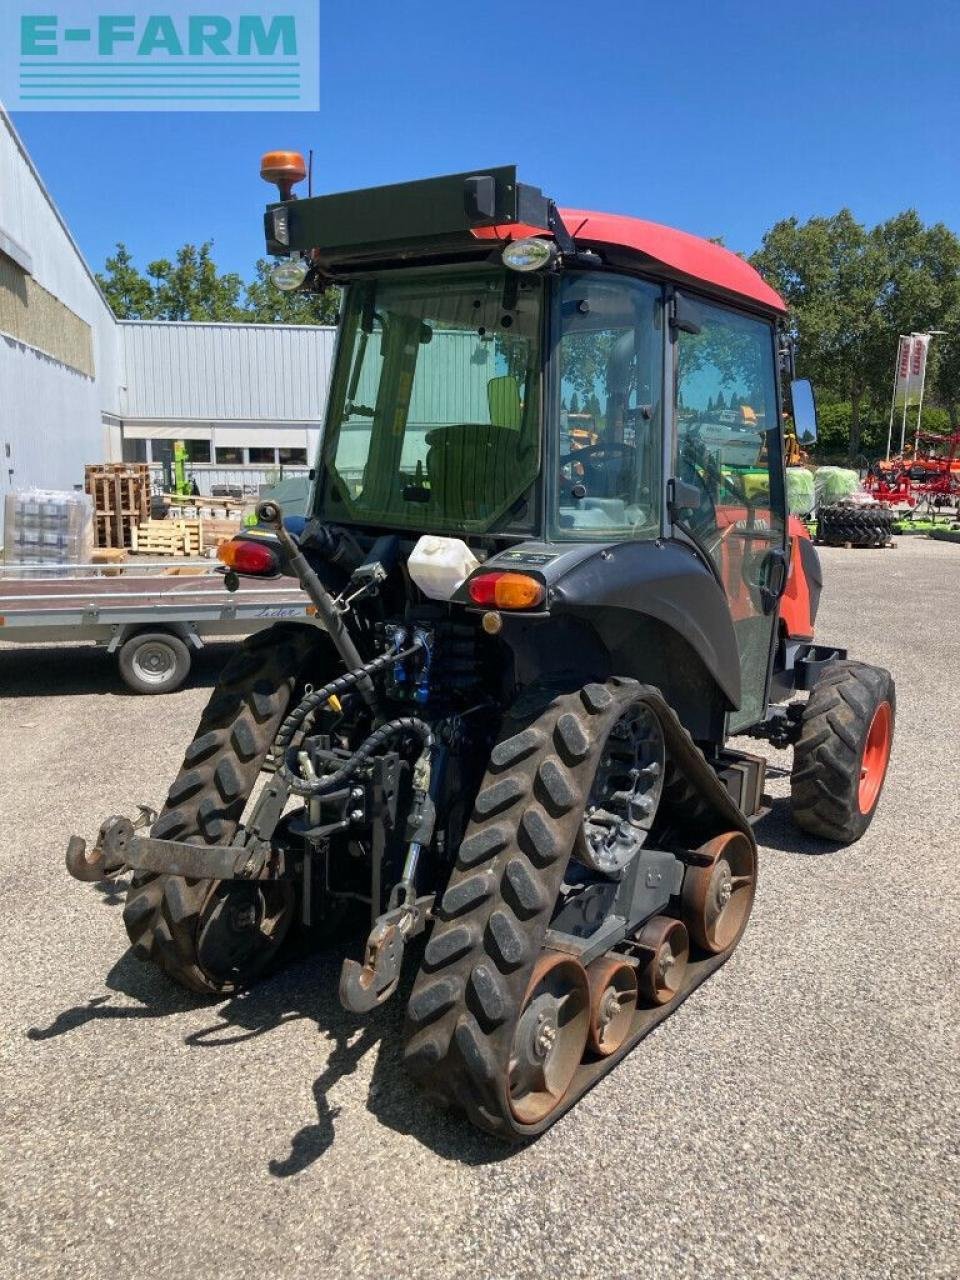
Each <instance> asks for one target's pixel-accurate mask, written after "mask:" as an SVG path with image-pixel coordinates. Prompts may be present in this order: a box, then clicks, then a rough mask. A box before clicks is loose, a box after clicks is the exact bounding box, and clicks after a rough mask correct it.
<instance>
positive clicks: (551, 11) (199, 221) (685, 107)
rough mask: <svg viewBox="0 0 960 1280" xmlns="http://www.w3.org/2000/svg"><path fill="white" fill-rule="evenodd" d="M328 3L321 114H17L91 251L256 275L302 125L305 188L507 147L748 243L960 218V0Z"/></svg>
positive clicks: (530, 168) (607, 193) (603, 205)
mask: <svg viewBox="0 0 960 1280" xmlns="http://www.w3.org/2000/svg"><path fill="white" fill-rule="evenodd" d="M161 7H162V6H161ZM320 8H321V55H320V57H321V67H320V85H321V98H322V102H321V107H322V109H321V111H320V113H319V114H312V113H305V114H299V113H298V114H290V115H285V114H284V115H280V114H269V115H262V116H258V115H251V114H246V113H242V114H241V113H237V114H226V113H224V114H220V113H216V114H189V115H186V114H170V115H164V114H161V113H157V114H125V113H117V114H104V113H98V114H92V113H91V114H87V113H78V114H76V115H67V114H56V115H53V114H40V113H36V114H34V113H17V114H16V116H15V117H14V118H15V122H16V125H17V128H18V129H19V130H20V132H21V134H22V136H23V138H24V140H25V141H26V144H27V146H28V148H29V150H30V151H31V153H32V155H33V157H34V160H35V162H36V163H37V165H38V167H39V169H40V172H41V173H42V175H43V177H44V179H45V181H46V183H47V185H48V187H49V189H50V190H51V192H52V194H53V196H54V198H55V199H56V201H57V202H58V204H59V205H60V208H61V209H62V211H63V213H64V214H65V216H66V218H67V221H68V223H69V225H70V227H71V229H72V230H73V233H74V235H75V236H76V238H77V239H78V241H79V243H80V245H81V248H82V249H83V251H84V253H85V254H86V256H87V258H88V260H89V261H90V263H91V265H92V266H93V267H94V268H99V267H100V266H101V265H102V263H103V259H104V257H105V255H106V254H107V253H108V252H110V251H111V249H112V246H113V244H114V242H115V241H116V240H118V239H123V240H125V241H126V242H127V244H128V245H129V246H130V248H131V249H132V250H133V252H134V255H135V257H136V258H137V260H138V262H139V263H140V265H141V266H143V265H145V263H146V262H147V261H148V260H149V259H151V258H156V257H162V256H170V255H172V253H173V251H174V250H175V249H176V247H177V246H179V245H180V244H182V243H184V242H185V241H188V240H189V241H195V242H199V241H202V240H204V239H208V238H210V239H213V240H214V242H215V256H216V258H217V261H218V263H219V264H220V266H221V267H222V268H223V269H231V270H236V271H239V272H240V273H241V274H242V275H246V276H248V275H250V274H251V271H252V264H253V263H254V261H255V260H256V258H257V257H258V255H260V254H261V253H262V252H263V246H262V234H261V225H262V224H261V211H262V207H263V205H264V204H265V203H266V201H267V199H268V198H269V192H268V189H267V188H266V187H265V186H264V185H263V184H262V183H261V182H260V179H259V177H258V161H259V157H260V154H261V152H263V151H265V150H268V149H271V148H276V147H292V148H297V149H300V150H303V151H306V150H307V149H308V148H310V147H313V149H314V151H315V162H314V163H315V188H316V190H317V191H318V192H322V191H325V190H345V189H350V188H354V187H363V186H371V185H376V184H379V183H385V182H397V181H403V180H404V179H407V178H417V177H428V176H431V175H434V174H439V173H445V172H454V171H457V170H462V169H469V168H473V167H476V166H481V165H490V164H507V163H512V162H516V163H518V164H519V166H520V170H521V175H522V176H523V178H524V179H525V180H526V181H528V182H533V183H535V184H537V185H540V186H542V187H543V188H544V190H546V191H547V192H548V193H549V194H551V195H553V196H554V197H555V198H557V199H558V200H559V201H560V202H561V203H566V204H570V205H575V206H579V207H585V208H595V209H601V210H606V211H611V212H618V213H633V214H636V215H638V216H641V217H645V218H650V219H653V220H654V221H658V222H665V223H668V224H671V225H673V226H678V227H682V228H684V229H685V230H688V231H692V232H694V233H697V234H700V235H708V236H709V235H722V236H723V237H724V239H725V241H726V243H727V244H728V245H729V246H730V247H731V248H734V249H738V250H744V251H747V252H749V251H751V250H753V249H754V248H756V246H757V244H758V243H759V241H760V238H761V236H762V234H763V232H764V230H765V229H766V228H767V227H769V226H770V225H771V224H772V223H773V222H775V221H776V220H777V219H778V218H781V217H784V216H787V215H789V214H793V213H795V214H797V215H798V216H799V217H800V218H801V219H804V218H807V217H809V216H810V215H812V214H817V213H833V212H835V211H836V210H837V209H839V208H841V207H842V206H844V205H847V206H849V207H850V208H851V209H852V210H853V211H854V213H855V215H856V216H857V217H858V218H860V219H861V220H863V221H866V222H868V223H873V222H876V221H879V220H881V219H883V218H885V217H887V216H889V215H891V214H893V213H895V212H898V211H899V210H900V209H903V208H905V207H909V206H914V207H915V208H917V209H918V210H919V212H920V214H921V216H922V217H923V218H924V220H926V221H928V222H932V221H938V220H943V221H945V222H947V223H948V224H950V225H952V226H953V228H954V229H955V230H957V231H960V168H958V166H957V163H956V145H957V144H956V139H957V136H958V134H960V72H958V67H960V3H958V2H957V0H929V2H928V3H927V4H926V5H908V4H904V3H903V2H902V0H900V2H899V3H893V2H892V0H859V2H856V0H809V2H807V3H798V2H797V0H794V3H786V4H778V3H776V2H775V0H763V2H762V3H761V2H759V0H739V2H738V0H712V2H708V0H686V2H685V3H680V4H669V3H664V2H663V0H660V2H659V3H656V4H653V3H648V2H647V0H599V2H595V3H593V4H584V3H572V2H571V0H552V3H549V4H544V3H542V0H541V3H537V4H534V3H531V2H530V0H513V2H512V3H509V4H504V3H498V2H496V0H487V3H483V4H479V3H463V2H462V0H443V2H441V0H420V2H417V0H407V2H405V0H391V2H389V3H388V2H385V0H364V2H363V3H357V4H346V3H343V0H340V2H339V3H333V2H332V0H322V2H321V7H320Z"/></svg>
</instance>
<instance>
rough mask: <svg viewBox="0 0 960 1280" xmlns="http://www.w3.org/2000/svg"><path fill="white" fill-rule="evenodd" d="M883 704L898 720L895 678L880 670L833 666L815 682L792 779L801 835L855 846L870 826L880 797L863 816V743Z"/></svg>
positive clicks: (856, 664)
mask: <svg viewBox="0 0 960 1280" xmlns="http://www.w3.org/2000/svg"><path fill="white" fill-rule="evenodd" d="M881 702H889V703H890V710H891V712H892V713H893V718H894V721H895V720H896V711H897V699H896V690H895V688H894V683H893V677H892V676H891V675H890V672H889V671H885V670H884V669H883V668H882V667H872V666H868V664H867V663H865V662H848V661H844V662H832V663H831V664H830V666H829V667H828V668H827V670H826V671H825V672H824V674H823V675H822V676H821V677H820V679H819V680H818V681H817V683H816V685H815V686H814V688H813V692H812V693H811V694H810V698H809V700H808V702H807V705H806V706H805V707H804V709H803V719H802V720H801V728H800V737H799V739H798V740H797V743H796V745H795V746H794V749H793V770H792V772H791V775H790V800H791V805H792V809H793V820H794V822H795V823H796V824H797V826H798V827H800V828H801V829H802V830H803V831H809V832H810V833H811V835H815V836H821V837H822V838H823V839H826V840H836V841H838V842H839V843H840V844H852V843H853V842H854V841H855V840H859V839H860V837H861V836H862V835H863V833H864V832H865V831H866V829H867V827H868V826H869V825H870V821H871V819H872V818H873V815H874V812H875V811H876V807H877V802H879V799H880V794H879V793H878V795H877V801H876V802H875V803H874V806H873V808H872V809H871V810H870V812H869V813H867V814H864V813H861V812H860V806H859V804H858V803H857V793H858V791H859V788H860V762H861V760H862V758H863V748H864V743H865V741H866V737H867V732H868V730H869V728H870V722H871V720H872V719H873V713H874V712H875V711H876V709H877V706H878V704H879V703H881ZM881 791H882V788H881Z"/></svg>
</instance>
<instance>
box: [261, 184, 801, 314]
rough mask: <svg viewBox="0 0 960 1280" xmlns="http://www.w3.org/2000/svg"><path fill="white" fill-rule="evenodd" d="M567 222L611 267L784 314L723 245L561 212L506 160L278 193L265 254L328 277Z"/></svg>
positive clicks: (473, 252)
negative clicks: (301, 193) (381, 183)
mask: <svg viewBox="0 0 960 1280" xmlns="http://www.w3.org/2000/svg"><path fill="white" fill-rule="evenodd" d="M558 212H559V217H560V225H559V226H558V225H557V214H558ZM548 228H554V230H553V231H551V230H548ZM564 228H566V231H567V232H569V233H570V235H572V236H573V238H574V240H575V241H576V247H577V249H578V250H580V249H594V250H596V251H598V252H599V253H600V256H601V258H602V259H603V260H604V261H605V262H606V263H608V264H609V265H611V266H637V267H640V268H641V269H643V270H646V271H649V272H651V273H652V274H654V275H659V276H662V277H664V278H667V279H669V280H672V281H675V282H677V283H681V284H682V283H687V284H695V285H697V286H699V287H701V288H704V289H706V290H708V291H710V292H714V293H717V294H720V295H721V296H728V297H731V298H732V299H739V300H741V301H745V302H747V303H748V304H752V305H753V306H755V307H760V308H762V309H763V310H765V311H768V312H771V311H772V312H775V313H783V312H785V311H786V306H785V305H784V302H783V300H782V299H781V298H780V296H779V295H778V294H777V293H776V292H775V291H774V290H773V289H771V288H770V286H769V285H768V284H767V283H766V282H765V281H764V279H763V278H762V276H761V275H760V274H759V273H758V272H757V271H755V270H754V268H753V267H752V266H750V264H749V263H748V262H746V261H744V259H743V258H740V257H738V256H737V254H735V253H731V252H730V250H729V249H724V248H723V247H722V246H721V245H718V244H713V243H711V242H710V241H709V240H703V239H701V238H700V237H698V236H693V235H690V234H688V233H687V232H685V231H676V230H674V229H673V228H671V227H663V226H660V225H658V224H657V223H655V222H645V221H643V220H642V219H640V218H630V217H624V216H623V215H620V214H612V213H594V212H588V211H585V210H580V209H562V210H559V211H558V210H557V209H556V208H555V206H554V204H553V202H552V201H551V200H550V199H549V198H548V197H546V196H544V195H543V193H542V192H541V191H540V189H539V188H538V187H532V186H529V185H527V184H525V183H522V182H519V181H518V180H517V175H516V168H515V167H514V166H512V165H505V166H501V167H499V168H493V169H488V170H480V171H474V172H472V173H458V174H450V175H448V176H446V177H442V178H428V179H426V180H423V181H418V182H403V183H395V184H392V185H390V186H386V187H370V188H367V189H365V190H361V191H346V192H340V193H337V194H334V195H325V196H314V197H309V198H307V199H306V200H297V199H295V198H294V199H285V200H283V201H281V203H279V204H272V205H270V206H268V208H267V213H266V220H265V229H266V234H267V249H268V252H270V253H273V254H278V255H283V254H287V253H290V252H294V253H302V254H307V255H309V257H310V258H311V260H312V261H313V263H314V264H315V265H316V266H317V268H318V269H319V271H320V273H321V275H322V276H327V277H332V278H335V279H346V278H349V277H350V276H354V275H358V274H361V273H366V272H369V271H373V270H381V269H384V268H386V267H400V266H403V267H412V266H415V265H421V264H422V265H425V266H426V265H430V264H431V263H435V262H443V261H451V260H457V259H461V260H462V259H463V258H464V257H473V258H477V257H478V256H480V255H481V254H483V255H484V256H487V257H489V256H490V250H491V249H495V247H498V246H499V245H501V244H505V243H507V242H508V241H510V240H516V239H519V238H522V237H525V236H544V237H550V236H554V238H556V239H557V240H558V242H561V236H562V233H563V231H564ZM491 241H493V242H495V244H494V245H491V244H490V242H491ZM568 244H569V241H568ZM561 247H563V245H562V243H561ZM564 251H565V252H566V250H564Z"/></svg>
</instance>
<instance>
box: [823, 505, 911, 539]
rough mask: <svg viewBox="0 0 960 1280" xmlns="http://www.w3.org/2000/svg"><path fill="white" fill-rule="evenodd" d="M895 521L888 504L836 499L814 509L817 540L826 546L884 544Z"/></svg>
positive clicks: (891, 534)
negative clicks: (868, 504)
mask: <svg viewBox="0 0 960 1280" xmlns="http://www.w3.org/2000/svg"><path fill="white" fill-rule="evenodd" d="M895 520H896V515H895V513H894V512H893V511H891V510H890V508H889V507H879V506H878V507H861V506H856V505H854V504H852V503H844V502H837V503H834V504H832V505H830V506H827V507H820V508H819V510H818V511H817V540H818V541H819V542H823V543H826V545H827V546H829V547H845V546H847V545H848V544H849V545H850V546H851V547H885V546H887V545H888V543H889V542H890V539H891V537H892V536H893V526H894V523H895Z"/></svg>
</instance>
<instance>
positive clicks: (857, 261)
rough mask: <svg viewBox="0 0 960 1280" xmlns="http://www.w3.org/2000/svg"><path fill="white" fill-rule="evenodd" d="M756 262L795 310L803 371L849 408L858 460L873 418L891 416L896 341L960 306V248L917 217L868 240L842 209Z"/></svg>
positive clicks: (792, 221) (769, 245)
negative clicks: (865, 425)
mask: <svg viewBox="0 0 960 1280" xmlns="http://www.w3.org/2000/svg"><path fill="white" fill-rule="evenodd" d="M751 261H752V263H753V265H754V266H755V267H757V269H758V270H759V271H760V272H761V274H763V275H764V276H765V277H766V278H767V279H768V280H769V281H770V282H771V284H773V285H774V287H775V288H777V289H778V290H779V291H780V293H781V294H782V295H783V297H784V299H785V300H786V302H787V304H788V306H789V308H790V313H791V318H792V322H793V325H794V328H795V331H796V334H797V338H798V345H799V360H800V363H801V365H802V371H803V372H804V373H805V374H808V375H809V376H810V377H811V378H812V379H813V380H814V382H815V383H816V384H817V385H818V386H819V388H820V389H821V390H822V391H826V392H827V393H829V394H830V395H831V396H832V397H833V399H834V400H836V401H847V402H849V406H850V417H849V423H850V433H849V440H848V444H847V453H848V456H849V457H851V458H856V457H858V456H859V454H860V452H861V445H862V444H864V445H866V444H867V441H866V440H864V441H861V435H862V431H863V421H864V414H867V416H868V417H870V418H871V419H872V418H874V417H876V415H878V414H881V413H882V412H883V405H884V404H886V405H887V406H889V397H890V392H891V387H892V379H893V364H894V358H895V355H896V349H897V335H898V334H900V333H911V332H913V331H923V330H927V329H930V328H939V327H945V326H941V324H940V321H941V319H942V318H944V317H945V316H946V315H947V314H948V313H949V312H950V311H951V310H952V309H953V308H954V307H958V306H960V303H958V300H957V293H958V284H957V279H958V272H960V241H958V239H957V237H956V236H955V235H954V234H953V232H951V231H950V230H949V228H947V227H945V226H943V224H940V223H938V224H936V225H935V226H932V227H925V226H924V225H923V222H922V221H921V219H920V218H919V216H918V215H917V214H916V213H915V212H914V211H913V210H908V211H906V212H905V213H901V214H898V215H897V216H896V217H893V218H890V219H888V220H887V221H886V222H884V223H881V224H880V225H879V226H877V227H874V228H873V229H872V230H868V229H867V228H866V227H864V226H862V225H861V224H860V223H859V222H857V221H856V219H855V218H854V217H853V214H852V213H851V212H850V210H849V209H842V210H841V211H840V212H839V213H838V214H836V215H834V216H833V217H832V218H825V217H819V218H811V219H810V220H809V221H808V222H805V223H802V224H801V223H800V222H799V221H798V220H797V219H796V218H788V219H785V220H783V221H782V222H778V223H777V224H776V225H775V226H774V227H772V228H771V229H770V231H768V232H767V234H766V235H765V236H764V239H763V243H762V245H761V247H760V249H759V251H758V252H757V253H756V254H754V256H753V258H752V259H751ZM871 435H872V433H871Z"/></svg>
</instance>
